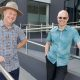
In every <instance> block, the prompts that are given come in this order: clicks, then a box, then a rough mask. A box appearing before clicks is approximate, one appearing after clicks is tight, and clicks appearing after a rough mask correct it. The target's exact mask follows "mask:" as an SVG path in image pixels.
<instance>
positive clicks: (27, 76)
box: [19, 67, 37, 80]
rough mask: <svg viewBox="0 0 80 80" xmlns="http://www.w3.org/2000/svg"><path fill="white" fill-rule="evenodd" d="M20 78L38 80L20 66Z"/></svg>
mask: <svg viewBox="0 0 80 80" xmlns="http://www.w3.org/2000/svg"><path fill="white" fill-rule="evenodd" d="M19 80H37V79H35V78H34V77H33V76H32V75H31V74H30V73H28V72H27V71H25V70H24V69H23V68H21V67H20V77H19Z"/></svg>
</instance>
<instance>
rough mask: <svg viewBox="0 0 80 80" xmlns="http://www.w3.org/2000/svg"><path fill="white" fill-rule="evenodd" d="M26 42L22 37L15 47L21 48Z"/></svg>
mask: <svg viewBox="0 0 80 80" xmlns="http://www.w3.org/2000/svg"><path fill="white" fill-rule="evenodd" d="M27 42H28V39H26V38H25V39H24V40H22V41H21V42H20V43H19V44H18V45H17V48H22V47H24V45H26V43H27Z"/></svg>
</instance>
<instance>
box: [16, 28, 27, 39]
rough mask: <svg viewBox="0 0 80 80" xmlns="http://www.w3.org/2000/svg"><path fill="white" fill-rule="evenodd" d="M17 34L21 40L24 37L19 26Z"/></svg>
mask: <svg viewBox="0 0 80 80" xmlns="http://www.w3.org/2000/svg"><path fill="white" fill-rule="evenodd" d="M18 36H19V39H20V40H23V39H25V38H26V36H25V33H24V31H23V30H22V29H21V28H19V30H18Z"/></svg>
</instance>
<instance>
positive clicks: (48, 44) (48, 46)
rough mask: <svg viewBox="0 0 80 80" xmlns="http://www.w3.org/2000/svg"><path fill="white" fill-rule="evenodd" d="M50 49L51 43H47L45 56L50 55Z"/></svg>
mask: <svg viewBox="0 0 80 80" xmlns="http://www.w3.org/2000/svg"><path fill="white" fill-rule="evenodd" d="M49 48H50V42H46V45H45V55H47V54H48V50H49Z"/></svg>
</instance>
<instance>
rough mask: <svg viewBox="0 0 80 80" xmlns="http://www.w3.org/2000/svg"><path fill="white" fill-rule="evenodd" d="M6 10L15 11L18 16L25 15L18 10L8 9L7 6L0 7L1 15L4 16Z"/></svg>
mask: <svg viewBox="0 0 80 80" xmlns="http://www.w3.org/2000/svg"><path fill="white" fill-rule="evenodd" d="M6 9H12V10H15V11H16V12H17V14H18V16H21V15H23V13H22V12H21V11H20V10H17V9H14V8H11V7H6V6H3V7H0V13H1V14H2V13H3V11H4V10H6Z"/></svg>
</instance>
